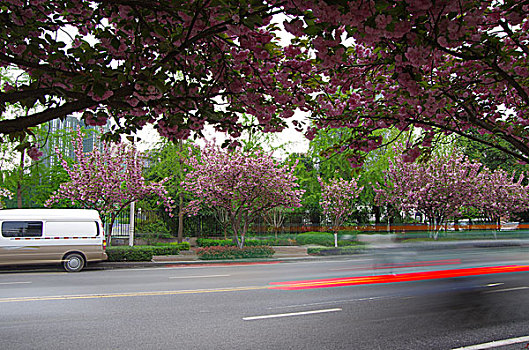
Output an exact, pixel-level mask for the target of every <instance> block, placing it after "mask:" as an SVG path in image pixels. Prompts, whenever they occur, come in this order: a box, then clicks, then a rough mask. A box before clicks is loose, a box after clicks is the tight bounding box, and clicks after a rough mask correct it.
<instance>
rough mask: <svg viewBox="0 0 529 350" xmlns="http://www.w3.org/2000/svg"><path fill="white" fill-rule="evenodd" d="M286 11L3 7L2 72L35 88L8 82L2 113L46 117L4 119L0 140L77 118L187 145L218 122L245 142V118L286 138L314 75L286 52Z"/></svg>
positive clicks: (193, 4)
mask: <svg viewBox="0 0 529 350" xmlns="http://www.w3.org/2000/svg"><path fill="white" fill-rule="evenodd" d="M285 4H287V3H286V2H283V1H276V0H273V1H268V2H256V1H244V2H238V1H229V2H225V1H218V0H207V1H202V0H195V1H170V0H155V1H128V0H127V1H124V0H117V1H111V2H108V1H100V0H93V1H84V0H61V1H57V0H51V1H42V0H6V1H3V2H2V5H1V8H2V18H1V19H0V21H1V23H2V27H3V30H2V31H0V67H2V66H13V67H15V68H17V69H19V70H20V71H21V72H23V73H27V74H28V75H29V77H30V78H31V79H30V81H29V82H26V83H18V81H17V80H16V79H13V80H15V82H16V83H11V84H10V83H9V82H7V81H5V82H4V81H3V87H2V89H1V92H0V112H3V111H4V110H5V106H6V105H7V104H9V103H20V104H21V105H23V106H26V107H32V106H34V105H35V104H36V103H37V102H39V103H40V104H41V106H42V108H40V109H39V110H37V111H34V112H33V113H30V114H29V115H27V116H14V115H4V114H3V116H5V117H6V118H5V119H3V120H2V118H0V133H3V134H10V135H12V136H13V137H18V136H19V135H21V133H24V132H25V131H27V130H28V128H30V127H33V126H36V125H38V124H41V123H44V122H46V121H49V120H51V119H54V118H60V117H64V116H66V115H69V114H71V113H74V112H79V113H82V115H83V119H84V121H85V122H86V123H87V124H88V125H104V124H105V123H106V121H107V119H108V118H112V119H114V120H115V121H116V126H115V127H114V129H113V133H114V135H116V134H118V133H127V132H130V131H136V130H137V129H139V128H142V127H143V126H144V125H145V124H147V123H152V124H154V127H155V128H156V129H157V130H158V132H159V133H160V134H161V135H163V136H167V137H168V138H170V139H187V138H188V137H189V136H190V135H191V133H192V132H193V131H196V132H197V133H199V134H200V133H201V130H202V128H203V127H204V125H205V124H206V122H207V123H209V124H210V125H213V126H215V127H216V129H217V130H220V131H226V132H229V133H230V134H231V135H232V136H234V137H237V136H239V135H240V132H241V129H242V125H241V123H239V116H240V114H241V113H247V114H249V115H253V116H255V117H257V127H259V128H261V129H263V130H265V131H276V130H281V129H283V128H284V127H285V122H284V121H283V120H284V119H287V118H289V117H291V116H292V115H293V113H294V112H293V111H294V109H295V108H297V107H300V108H304V106H305V97H304V96H305V88H302V86H303V84H298V82H301V81H302V80H304V79H308V78H310V76H309V74H308V73H309V72H311V71H313V69H314V68H313V67H312V65H311V63H310V61H308V60H298V59H297V58H296V56H298V55H301V54H302V53H301V52H300V51H299V49H297V48H285V49H284V50H283V49H282V48H281V47H280V46H279V44H278V43H279V39H278V38H277V35H276V32H277V31H278V29H279V28H278V26H277V25H275V24H273V23H271V19H272V17H273V15H274V14H277V13H280V12H282V11H283V10H284V9H285V8H284V7H283V5H285ZM292 6H294V4H293V3H292V4H288V7H292ZM285 64H286V66H284V65H285ZM311 79H312V78H311ZM219 104H221V105H223V107H222V109H221V108H217V107H216V106H217V105H219ZM116 139H117V136H116Z"/></svg>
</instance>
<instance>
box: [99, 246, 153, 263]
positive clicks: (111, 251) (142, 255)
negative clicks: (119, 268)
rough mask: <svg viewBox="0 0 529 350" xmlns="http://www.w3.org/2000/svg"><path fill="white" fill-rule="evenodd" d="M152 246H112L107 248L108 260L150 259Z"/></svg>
mask: <svg viewBox="0 0 529 350" xmlns="http://www.w3.org/2000/svg"><path fill="white" fill-rule="evenodd" d="M153 248H154V247H145V246H138V247H129V246H114V247H108V248H107V255H108V261H151V260H152V257H153V255H154V249H153Z"/></svg>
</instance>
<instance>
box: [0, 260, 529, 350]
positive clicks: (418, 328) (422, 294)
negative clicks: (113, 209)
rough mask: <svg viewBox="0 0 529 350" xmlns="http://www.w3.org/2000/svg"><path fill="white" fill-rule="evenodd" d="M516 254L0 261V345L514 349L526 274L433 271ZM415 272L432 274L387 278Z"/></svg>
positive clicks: (528, 303)
mask: <svg viewBox="0 0 529 350" xmlns="http://www.w3.org/2000/svg"><path fill="white" fill-rule="evenodd" d="M524 264H526V265H529V255H527V253H526V252H524V251H520V250H514V251H504V250H502V251H498V250H495V251H492V250H478V251H476V250H468V251H457V252H426V253H425V252H418V253H417V252H414V253H409V252H394V251H393V252H380V253H377V254H375V255H363V256H358V257H355V258H344V259H338V260H336V259H334V260H321V261H310V262H307V261H300V262H285V263H280V262H273V263H265V264H252V265H222V264H221V265H210V266H188V267H180V266H176V267H170V266H169V267H164V268H160V267H158V268H139V269H117V270H101V269H98V268H97V267H96V268H92V269H88V270H86V271H83V272H81V273H77V274H71V273H70V274H68V273H64V272H61V271H60V270H58V269H42V270H25V271H16V272H11V271H7V270H2V271H0V341H1V345H0V348H1V349H5V350H7V349H453V348H458V347H465V346H470V345H475V344H481V343H487V342H491V341H497V340H505V339H513V338H516V339H514V340H511V342H513V341H514V342H515V344H511V345H506V346H501V347H498V348H500V349H523V348H524V347H525V346H526V344H527V343H529V338H527V339H526V338H524V337H528V336H529V273H528V272H523V271H518V272H514V273H513V272H511V273H488V272H487V274H485V275H477V276H473V277H458V278H438V277H439V275H435V273H436V271H437V273H439V271H441V272H442V271H446V270H450V271H460V270H461V269H474V268H477V267H479V268H481V267H484V266H485V267H487V266H492V265H502V266H507V265H509V266H512V265H516V266H518V265H524ZM465 271H470V270H465ZM472 271H473V270H472ZM421 272H422V273H430V275H427V277H426V278H427V279H426V280H418V281H413V278H410V279H409V280H407V281H404V282H403V281H400V282H396V281H397V280H396V279H395V278H401V277H402V276H411V277H413V276H416V274H417V273H421ZM489 272H490V271H489ZM431 273H434V275H431ZM425 276H426V275H425ZM428 276H429V277H428ZM366 277H368V279H366ZM423 277H424V276H423ZM300 281H301V282H300ZM362 281H363V282H362ZM370 281H371V282H370ZM373 281H374V282H376V283H372V282H373ZM359 283H365V284H359Z"/></svg>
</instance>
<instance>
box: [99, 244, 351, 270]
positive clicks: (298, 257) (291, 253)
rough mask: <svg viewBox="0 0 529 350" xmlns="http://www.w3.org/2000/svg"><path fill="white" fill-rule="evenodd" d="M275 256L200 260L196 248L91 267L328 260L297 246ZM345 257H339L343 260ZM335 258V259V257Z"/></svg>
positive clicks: (279, 248)
mask: <svg viewBox="0 0 529 350" xmlns="http://www.w3.org/2000/svg"><path fill="white" fill-rule="evenodd" d="M273 248H274V250H275V254H274V256H273V257H271V258H254V259H231V260H200V259H199V258H198V256H197V254H196V252H195V249H196V248H191V249H190V250H188V251H185V250H183V251H181V252H180V254H179V255H162V256H154V257H153V259H152V261H138V262H134V261H131V262H107V261H105V262H101V263H97V264H94V265H92V266H93V267H95V268H103V269H114V268H116V269H117V268H135V267H163V266H174V265H177V266H185V265H213V264H250V263H260V262H261V263H273V262H285V261H302V260H317V259H328V258H330V257H328V256H313V255H309V254H307V247H299V246H275V247H273ZM344 257H346V256H343V255H342V256H341V258H344ZM335 258H336V257H335Z"/></svg>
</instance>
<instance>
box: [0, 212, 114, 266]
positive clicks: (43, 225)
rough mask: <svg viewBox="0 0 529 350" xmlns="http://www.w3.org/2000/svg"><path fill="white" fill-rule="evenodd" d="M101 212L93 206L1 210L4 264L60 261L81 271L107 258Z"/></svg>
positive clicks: (0, 261) (0, 240)
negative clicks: (83, 207) (93, 208)
mask: <svg viewBox="0 0 529 350" xmlns="http://www.w3.org/2000/svg"><path fill="white" fill-rule="evenodd" d="M105 250H106V240H105V233H104V231H103V226H102V223H101V219H100V217H99V213H98V212H97V211H96V210H89V209H3V210H0V266H1V265H24V264H26V265H28V264H51V263H60V264H62V266H63V268H64V269H65V270H66V271H68V272H79V271H81V270H82V269H83V268H84V267H85V266H86V264H87V263H89V262H97V261H103V260H106V259H107V254H106V252H105Z"/></svg>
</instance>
